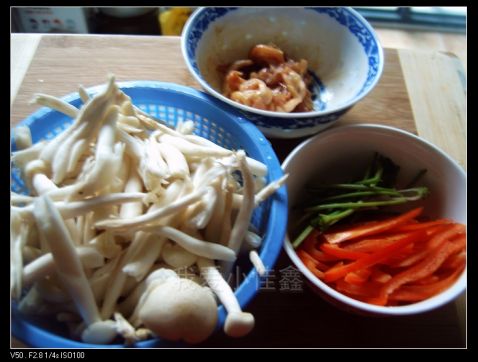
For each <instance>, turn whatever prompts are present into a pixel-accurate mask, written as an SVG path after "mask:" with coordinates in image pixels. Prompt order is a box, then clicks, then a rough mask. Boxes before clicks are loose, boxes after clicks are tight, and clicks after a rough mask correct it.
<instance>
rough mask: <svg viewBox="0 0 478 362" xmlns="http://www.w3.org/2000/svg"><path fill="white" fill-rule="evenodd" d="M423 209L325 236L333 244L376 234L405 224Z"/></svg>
mask: <svg viewBox="0 0 478 362" xmlns="http://www.w3.org/2000/svg"><path fill="white" fill-rule="evenodd" d="M422 211H423V207H417V208H415V209H413V210H411V211H408V212H406V213H404V214H401V215H399V216H396V217H393V218H390V219H387V220H384V221H381V222H375V223H374V224H372V225H369V224H364V225H361V226H357V227H354V228H351V229H348V230H344V231H339V232H329V233H325V234H324V237H325V240H326V241H327V242H329V243H331V244H337V243H341V242H343V241H346V240H351V239H355V238H358V237H361V236H368V235H375V234H378V233H381V232H384V231H388V230H392V229H394V228H396V227H397V226H400V225H403V224H405V223H406V222H408V221H409V220H411V219H413V218H415V217H417V216H419V215H420V214H421V213H422Z"/></svg>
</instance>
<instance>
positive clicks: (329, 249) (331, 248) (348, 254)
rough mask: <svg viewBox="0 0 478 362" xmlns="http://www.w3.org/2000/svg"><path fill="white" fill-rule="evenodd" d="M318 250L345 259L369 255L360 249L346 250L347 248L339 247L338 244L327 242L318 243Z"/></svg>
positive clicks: (355, 258)
mask: <svg viewBox="0 0 478 362" xmlns="http://www.w3.org/2000/svg"><path fill="white" fill-rule="evenodd" d="M320 250H322V251H323V252H324V253H326V254H328V255H332V256H335V257H337V258H341V259H347V260H349V259H350V260H357V259H360V258H363V257H364V256H367V255H369V254H367V253H363V252H360V251H354V250H347V249H344V248H341V247H340V246H337V245H332V244H329V243H322V244H321V245H320Z"/></svg>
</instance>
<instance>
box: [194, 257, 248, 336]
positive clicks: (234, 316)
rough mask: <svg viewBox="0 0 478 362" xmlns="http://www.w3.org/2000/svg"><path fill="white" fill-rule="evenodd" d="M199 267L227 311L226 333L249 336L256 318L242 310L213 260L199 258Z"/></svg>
mask: <svg viewBox="0 0 478 362" xmlns="http://www.w3.org/2000/svg"><path fill="white" fill-rule="evenodd" d="M197 265H198V267H199V269H200V271H201V276H202V277H203V278H204V280H205V281H206V283H207V284H208V285H209V287H210V288H211V289H212V291H213V292H214V294H216V295H217V297H218V298H219V300H220V301H221V303H222V304H223V305H224V308H226V310H227V313H228V314H227V317H226V323H225V324H224V332H225V333H226V334H227V335H228V336H231V337H242V336H245V335H246V334H248V333H249V332H250V331H251V330H252V329H253V328H254V316H253V315H252V314H251V313H246V312H243V311H242V310H241V306H240V305H239V302H238V301H237V298H236V296H235V295H234V292H233V291H232V289H231V287H230V286H229V284H227V282H226V281H225V280H224V278H223V276H222V275H221V273H219V271H218V270H217V268H216V266H215V265H214V262H213V261H212V260H208V259H205V258H199V259H198V261H197Z"/></svg>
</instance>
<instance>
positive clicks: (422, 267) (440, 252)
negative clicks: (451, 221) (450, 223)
mask: <svg viewBox="0 0 478 362" xmlns="http://www.w3.org/2000/svg"><path fill="white" fill-rule="evenodd" d="M464 248H465V241H464V239H461V240H458V242H456V243H454V242H451V241H447V240H445V241H444V242H443V243H442V244H441V245H439V246H438V247H437V248H436V249H435V250H433V251H432V252H430V253H429V255H428V256H427V257H426V258H425V259H424V260H422V261H421V262H420V263H418V264H416V265H414V266H412V267H410V268H408V269H406V270H404V271H402V272H400V273H398V274H397V275H395V276H394V277H393V278H392V279H390V280H389V281H388V282H387V283H386V284H385V285H384V286H383V287H382V289H381V290H380V293H379V296H378V297H377V298H372V299H370V300H369V303H372V304H377V305H386V304H387V301H388V296H389V295H390V294H391V293H393V292H394V291H395V290H397V289H398V288H399V287H400V286H402V285H404V284H406V283H410V282H413V281H416V280H419V279H422V278H425V277H427V276H429V275H431V274H433V273H434V272H435V271H436V270H437V269H438V268H439V267H440V266H441V265H442V263H443V262H444V261H445V260H446V259H447V258H448V257H449V256H450V255H453V254H455V253H457V252H459V251H461V250H462V249H464ZM324 278H325V280H327V274H325V275H324Z"/></svg>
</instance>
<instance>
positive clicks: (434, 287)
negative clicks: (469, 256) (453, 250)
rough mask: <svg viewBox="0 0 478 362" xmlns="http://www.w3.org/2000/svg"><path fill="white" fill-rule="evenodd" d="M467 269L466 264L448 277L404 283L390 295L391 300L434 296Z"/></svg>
mask: <svg viewBox="0 0 478 362" xmlns="http://www.w3.org/2000/svg"><path fill="white" fill-rule="evenodd" d="M463 269H465V264H462V265H461V267H459V268H457V269H456V270H455V271H453V273H451V274H450V275H449V276H448V277H446V278H444V279H442V280H439V281H436V282H434V283H430V284H425V285H404V286H402V287H401V288H400V289H397V290H396V291H395V292H393V293H392V294H391V295H390V296H389V300H396V301H402V302H419V301H421V300H424V299H427V298H430V297H433V296H434V295H437V294H438V293H440V292H442V291H444V290H446V289H448V288H449V287H450V286H451V285H452V284H453V283H454V282H455V280H456V279H458V277H459V276H460V274H461V273H462V272H463Z"/></svg>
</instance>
